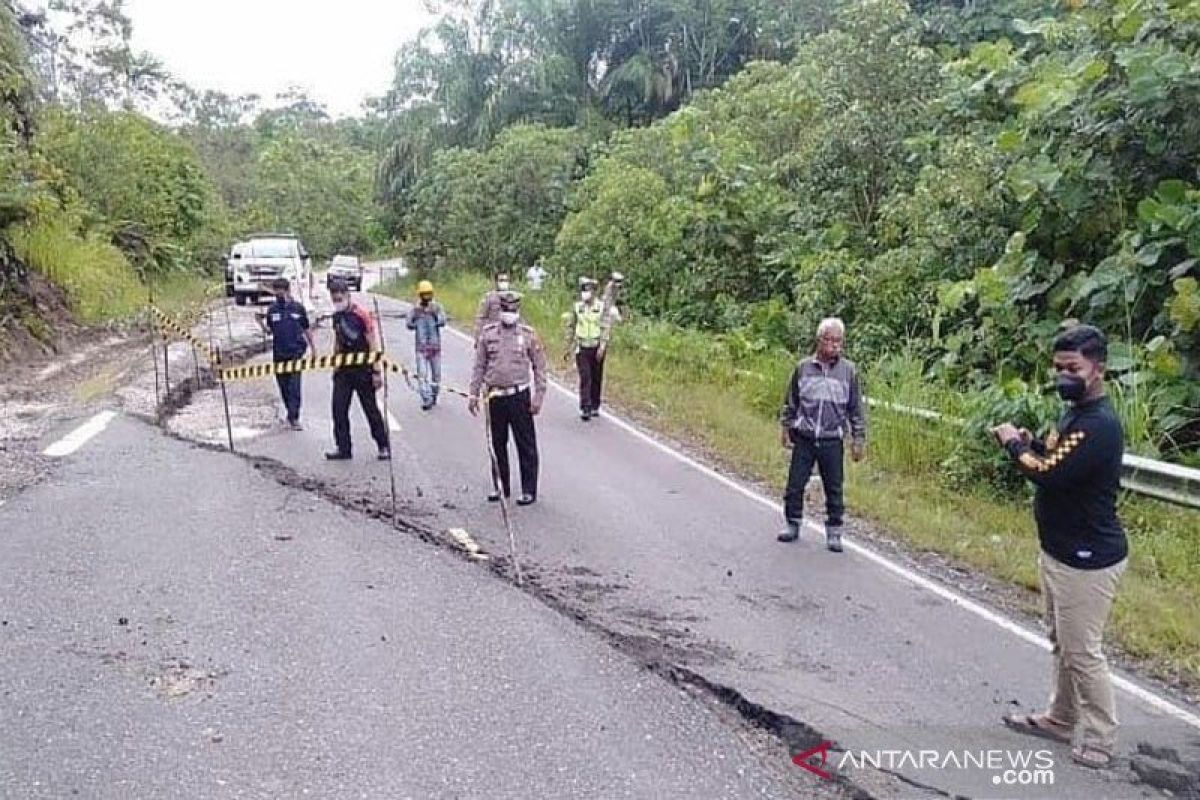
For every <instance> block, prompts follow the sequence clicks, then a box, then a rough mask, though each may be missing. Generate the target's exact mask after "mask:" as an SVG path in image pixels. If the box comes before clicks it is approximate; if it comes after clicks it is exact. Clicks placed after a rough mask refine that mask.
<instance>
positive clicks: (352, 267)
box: [326, 255, 363, 292]
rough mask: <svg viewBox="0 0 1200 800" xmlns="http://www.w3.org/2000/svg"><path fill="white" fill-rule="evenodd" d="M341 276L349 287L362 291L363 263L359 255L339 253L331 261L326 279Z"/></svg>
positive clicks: (329, 279)
mask: <svg viewBox="0 0 1200 800" xmlns="http://www.w3.org/2000/svg"><path fill="white" fill-rule="evenodd" d="M334 278H341V279H342V280H343V281H345V282H346V286H347V288H349V289H351V290H353V291H355V292H361V291H362V285H363V265H362V261H361V260H359V258H358V256H347V255H337V256H334V257H333V260H331V261H330V262H329V274H328V275H327V276H326V281H331V280H333V279H334Z"/></svg>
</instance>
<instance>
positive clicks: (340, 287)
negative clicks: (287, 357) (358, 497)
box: [325, 278, 392, 461]
mask: <svg viewBox="0 0 1200 800" xmlns="http://www.w3.org/2000/svg"><path fill="white" fill-rule="evenodd" d="M329 297H330V299H332V300H333V334H334V347H333V352H334V355H340V354H346V353H376V352H379V336H378V334H377V332H376V329H375V323H374V321H373V320H372V319H371V315H370V314H369V313H368V312H367V311H366V309H364V308H362V307H361V306H359V305H356V304H355V303H352V302H350V292H349V290H348V289H347V287H346V282H345V281H344V280H342V279H341V278H334V279H333V280H332V281H330V283H329ZM382 385H383V365H382V364H381V363H377V364H368V365H366V366H349V367H339V368H337V369H335V370H334V372H333V440H334V442H335V443H336V449H334V450H332V451H331V452H328V453H326V454H325V458H327V459H329V460H330V461H346V460H349V459H350V458H351V457H352V453H353V448H352V447H351V442H350V401H351V400H353V399H354V395H358V402H359V404H360V405H361V406H362V410H363V413H364V414H365V415H366V416H367V424H368V425H369V426H370V428H371V438H373V439H374V440H375V445H376V447H378V448H379V460H380V461H388V460H390V459H391V457H392V449H391V442H390V440H389V438H388V427H387V423H386V422H384V421H383V414H382V412H380V410H379V404H378V401H377V400H376V399H375V393H376V391H377V390H378V389H379V387H381V386H382Z"/></svg>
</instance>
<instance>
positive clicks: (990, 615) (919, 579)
mask: <svg viewBox="0 0 1200 800" xmlns="http://www.w3.org/2000/svg"><path fill="white" fill-rule="evenodd" d="M446 328H447V330H450V331H452V332H453V333H454V334H455V335H457V336H459V337H461V338H462V339H464V340H466V341H467V342H468V343H471V342H473V341H474V340H473V339H472V338H471V337H470V336H468V335H467V334H465V333H463V332H462V331H460V330H458V329H456V328H451V327H450V326H446ZM550 385H551V386H552V387H554V388H555V389H557V390H558V391H559V392H561V393H562V394H564V395H566V396H567V397H571V398H574V399H575V400H578V399H579V395H577V394H576V393H575V392H572V391H571V390H570V389H567V388H566V387H564V386H562V385H561V384H559V383H558V381H554V380H552V381H550ZM600 413H601V416H602V417H604V419H607V420H609V421H610V422H612V423H613V424H614V425H616V426H617V427H619V428H621V429H622V430H624V431H625V432H627V433H629V434H631V435H633V436H634V437H636V438H638V439H640V440H641V441H643V442H645V443H646V444H648V445H650V446H651V447H653V448H655V449H657V450H659V451H661V452H663V453H665V454H666V455H669V456H670V457H672V458H674V459H675V460H676V461H680V462H682V463H684V464H687V465H688V466H690V467H692V468H693V469H695V470H697V471H699V472H701V473H703V474H704V475H707V476H708V477H710V478H712V479H713V480H716V481H719V482H720V483H722V484H724V485H725V486H727V487H729V488H730V489H733V490H734V491H735V492H738V493H739V494H741V495H743V496H745V497H748V498H749V499H751V500H754V501H755V502H757V503H760V504H761V505H764V506H766V507H768V508H770V509H772V510H773V511H780V503H778V502H776V501H774V500H771V499H770V498H767V497H764V496H763V495H761V494H759V493H758V492H756V491H754V490H753V489H750V488H748V487H746V486H743V485H742V484H740V483H738V482H737V481H735V480H733V479H732V478H728V477H726V476H724V475H722V474H721V473H719V472H717V471H715V470H713V469H712V468H711V467H706V466H704V465H703V464H701V463H700V462H699V461H696V460H695V459H694V458H692V457H691V456H688V455H685V454H683V453H681V452H679V451H678V450H675V449H672V448H671V447H668V446H667V445H665V444H663V443H662V442H660V441H658V440H657V439H655V438H653V437H651V436H649V435H648V434H646V433H643V432H642V431H640V430H638V429H637V428H635V427H634V426H632V425H630V424H629V423H628V422H626V421H625V420H623V419H621V418H620V417H615V416H613V415H612V414H610V413H609V412H607V411H602V412H600ZM804 526H805V527H806V528H809V529H811V530H814V531H821V532H823V530H824V529H823V528H822V527H821V526H820V525H817V524H815V523H813V522H812V521H811V520H808V519H806V520H805V521H804ZM842 544H843V546H845V547H846V548H848V549H850V550H852V551H854V552H855V553H858V554H859V555H861V556H864V557H865V558H867V559H869V560H870V561H872V562H874V563H876V564H878V565H879V566H881V567H883V568H884V569H886V570H888V571H889V572H891V573H893V574H894V575H897V576H898V577H901V578H903V579H904V580H906V581H909V582H910V583H913V584H915V585H917V586H920V587H921V588H922V589H928V590H929V591H931V592H933V593H934V594H936V595H938V596H939V597H941V598H943V599H945V600H947V601H949V602H951V603H953V604H954V605H956V606H958V607H959V608H962V609H963V610H965V611H970V612H971V613H972V614H975V615H976V616H978V617H980V618H981V619H985V620H987V621H988V622H991V623H993V624H994V625H997V626H998V627H1000V628H1003V629H1004V630H1006V631H1008V632H1009V633H1012V634H1015V635H1016V636H1019V637H1020V638H1021V639H1023V640H1025V641H1026V642H1028V643H1030V644H1032V645H1034V646H1035V647H1040V648H1041V649H1042V650H1046V651H1049V650H1050V649H1051V645H1050V642H1049V640H1047V639H1046V638H1045V637H1044V636H1040V635H1038V634H1036V633H1034V632H1033V631H1030V630H1027V629H1026V628H1024V627H1022V626H1021V625H1018V624H1017V623H1015V622H1013V621H1012V620H1010V619H1008V618H1007V617H1004V616H1002V615H1001V614H997V613H996V612H995V611H992V610H991V609H990V608H986V607H984V606H982V605H980V604H979V603H976V602H975V601H974V600H969V599H967V598H966V597H964V596H962V595H960V594H959V593H957V592H955V591H953V590H951V589H948V588H946V587H945V586H942V585H941V584H940V583H937V582H936V581H934V580H931V579H930V578H926V577H925V576H924V575H920V574H918V573H916V572H913V571H912V570H910V569H908V568H907V567H905V566H902V565H901V564H897V563H896V562H894V561H892V560H891V559H889V558H887V557H886V556H883V555H880V554H879V553H876V552H875V551H873V550H870V549H868V548H866V547H864V546H862V545H859V544H855V543H854V542H852V541H849V540H847V539H846V538H845V537H844V536H843V537H842ZM1113 684H1114V685H1115V686H1117V687H1118V688H1119V689H1121V690H1122V691H1124V692H1127V693H1128V694H1131V695H1133V696H1134V697H1136V698H1137V699H1139V700H1141V701H1142V702H1144V703H1146V704H1147V705H1149V706H1152V707H1153V708H1154V709H1156V710H1158V711H1161V712H1162V713H1164V714H1167V715H1169V716H1172V717H1174V718H1176V719H1178V720H1180V721H1181V722H1184V723H1187V724H1188V725H1190V726H1192V727H1193V728H1196V729H1198V730H1200V715H1197V714H1193V713H1192V712H1190V711H1188V710H1187V709H1185V708H1183V707H1181V706H1178V705H1176V704H1175V703H1173V702H1171V701H1170V700H1168V699H1166V698H1165V697H1162V696H1160V695H1158V694H1156V693H1155V692H1152V691H1150V690H1149V689H1146V688H1144V687H1142V686H1139V685H1138V684H1136V683H1134V682H1133V681H1131V680H1129V679H1128V678H1126V677H1124V676H1123V675H1119V674H1116V673H1114V674H1113Z"/></svg>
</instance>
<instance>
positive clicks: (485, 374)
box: [467, 292, 546, 506]
mask: <svg viewBox="0 0 1200 800" xmlns="http://www.w3.org/2000/svg"><path fill="white" fill-rule="evenodd" d="M531 384H532V386H531ZM531 388H532V393H531V391H530V390H531ZM470 392H471V398H470V400H469V401H468V402H467V408H468V410H469V411H470V412H471V414H472V416H474V415H476V414H478V413H479V400H480V397H484V398H486V402H487V403H488V419H489V420H490V423H491V431H490V433H491V437H492V448H493V451H494V453H495V458H496V463H495V469H494V470H493V472H492V484H493V487H494V491H493V492H492V493H491V494H490V495H489V496H488V500H489V501H491V502H498V501H499V500H500V492H504V496H505V497H510V496H512V491H511V484H510V478H509V468H508V434H509V430H510V429H511V430H512V435H513V438H514V439H515V440H516V445H517V459H518V461H519V462H520V471H521V496H520V498H518V499H517V505H520V506H527V505H531V504H532V503H534V502H536V501H537V493H538V447H537V428H536V427H535V426H534V422H533V418H534V417H536V416H537V415H538V413H539V412H541V410H542V402H543V401H544V400H545V398H546V351H545V348H543V347H542V340H541V339H540V338H539V337H538V334H537V331H535V330H534V329H533V328H532V327H531V326H529V325H526V324H525V323H524V322H522V321H521V295H519V294H517V293H516V292H502V293H501V294H500V321H499V322H496V323H493V324H491V325H487V326H485V327H484V329H483V331H482V332H481V333H480V336H479V338H478V339H477V340H476V342H475V366H474V369H473V371H472V373H471V387H470ZM481 393H482V394H481Z"/></svg>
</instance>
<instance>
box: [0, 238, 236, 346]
mask: <svg viewBox="0 0 1200 800" xmlns="http://www.w3.org/2000/svg"><path fill="white" fill-rule="evenodd" d="M13 245H14V249H15V250H16V252H17V254H18V255H19V256H20V257H21V258H22V259H23V260H24V261H25V262H26V263H27V264H28V265H29V266H30V267H31V268H32V269H33V270H34V271H36V272H38V273H40V274H41V275H43V276H44V277H45V278H47V279H48V280H49V281H51V282H52V283H54V284H55V285H56V286H59V287H61V288H62V289H63V291H64V292H66V296H67V301H68V303H69V304H70V307H71V310H72V312H73V313H74V315H75V317H76V319H78V320H79V321H80V322H81V323H83V324H85V325H100V324H105V323H110V322H127V321H130V320H133V319H136V318H138V317H139V316H141V315H143V314H144V313H145V311H146V305H147V302H148V300H149V296H150V292H151V289H152V290H153V294H154V302H155V304H156V305H157V306H158V307H159V308H161V309H162V310H163V311H166V312H167V313H169V314H171V315H173V316H181V317H182V316H187V315H188V314H189V313H191V312H192V311H194V310H195V308H196V307H197V306H198V305H199V304H200V303H201V302H202V301H203V300H204V298H205V292H206V290H209V289H212V288H213V287H214V286H215V285H216V283H217V281H218V278H216V277H211V276H205V275H202V274H199V273H195V272H178V273H172V274H168V275H165V276H161V277H158V278H156V279H155V281H154V284H153V287H149V286H147V285H146V284H145V283H143V282H142V281H141V280H140V279H139V278H138V275H137V273H136V272H135V271H134V269H133V267H132V266H131V265H130V263H129V261H128V260H127V259H126V257H125V254H124V253H122V252H121V251H120V250H119V249H118V248H116V247H114V246H113V245H112V244H110V243H108V242H107V241H104V240H103V239H102V238H101V237H98V236H81V235H78V234H77V233H75V231H74V230H73V228H72V227H71V225H70V224H68V222H67V221H66V220H65V219H64V218H61V217H56V216H51V217H49V218H47V219H44V220H41V221H39V222H38V223H36V224H32V225H27V226H23V227H21V228H19V229H17V230H16V231H15V232H14V234H13ZM210 296H213V295H210Z"/></svg>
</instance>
